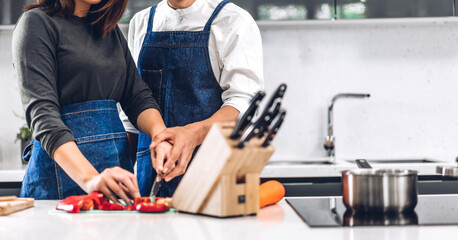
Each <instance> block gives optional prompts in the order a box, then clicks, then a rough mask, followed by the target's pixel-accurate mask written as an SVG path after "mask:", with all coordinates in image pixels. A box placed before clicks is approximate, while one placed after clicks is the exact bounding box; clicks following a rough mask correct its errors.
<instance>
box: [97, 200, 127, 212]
mask: <svg viewBox="0 0 458 240" xmlns="http://www.w3.org/2000/svg"><path fill="white" fill-rule="evenodd" d="M101 210H105V211H122V210H124V206H122V205H119V204H114V203H110V202H104V203H102V209H101Z"/></svg>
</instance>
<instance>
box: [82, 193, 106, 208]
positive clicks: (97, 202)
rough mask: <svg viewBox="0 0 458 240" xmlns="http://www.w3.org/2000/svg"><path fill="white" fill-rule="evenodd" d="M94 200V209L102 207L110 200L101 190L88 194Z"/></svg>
mask: <svg viewBox="0 0 458 240" xmlns="http://www.w3.org/2000/svg"><path fill="white" fill-rule="evenodd" d="M87 196H88V197H90V199H92V201H93V202H94V209H99V210H100V209H102V204H103V203H104V202H108V198H107V197H105V195H103V193H101V192H91V193H90V194H89V195H87Z"/></svg>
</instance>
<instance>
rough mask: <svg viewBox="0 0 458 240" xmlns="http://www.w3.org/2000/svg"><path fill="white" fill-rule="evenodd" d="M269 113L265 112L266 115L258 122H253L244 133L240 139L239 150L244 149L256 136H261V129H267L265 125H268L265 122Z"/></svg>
mask: <svg viewBox="0 0 458 240" xmlns="http://www.w3.org/2000/svg"><path fill="white" fill-rule="evenodd" d="M267 114H269V112H266V111H264V113H263V114H262V115H261V116H260V117H259V118H258V120H256V121H255V122H252V123H251V124H250V125H249V126H248V128H247V129H246V131H245V132H244V133H243V135H242V137H241V138H240V142H239V143H238V144H237V147H238V148H243V147H245V145H246V144H247V143H248V141H250V139H252V138H253V137H254V136H256V135H258V134H259V131H260V129H261V128H264V127H266V126H265V124H266V123H267V122H266V121H263V120H262V119H264V118H265V117H266V116H267Z"/></svg>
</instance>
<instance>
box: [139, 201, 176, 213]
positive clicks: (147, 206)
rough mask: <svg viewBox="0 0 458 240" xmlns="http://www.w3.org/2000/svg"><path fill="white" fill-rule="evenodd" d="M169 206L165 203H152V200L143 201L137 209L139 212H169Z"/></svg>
mask: <svg viewBox="0 0 458 240" xmlns="http://www.w3.org/2000/svg"><path fill="white" fill-rule="evenodd" d="M168 210H169V208H168V207H167V206H165V205H164V204H160V203H152V202H143V203H140V204H138V205H137V211H139V212H151V213H160V212H167V211H168Z"/></svg>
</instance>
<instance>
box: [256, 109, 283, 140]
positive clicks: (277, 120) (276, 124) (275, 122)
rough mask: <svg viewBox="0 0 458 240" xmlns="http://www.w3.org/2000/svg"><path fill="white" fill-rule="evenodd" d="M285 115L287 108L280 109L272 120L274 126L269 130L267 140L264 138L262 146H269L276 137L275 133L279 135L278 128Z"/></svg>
mask: <svg viewBox="0 0 458 240" xmlns="http://www.w3.org/2000/svg"><path fill="white" fill-rule="evenodd" d="M285 117H286V110H284V109H282V110H280V113H279V114H278V115H277V117H276V118H275V119H274V120H273V121H272V126H271V127H270V129H269V132H268V133H267V137H266V140H264V143H262V145H261V146H262V147H267V146H269V144H270V143H271V142H272V140H273V139H274V138H275V135H277V133H278V130H279V129H280V127H281V125H282V123H283V121H284V120H285Z"/></svg>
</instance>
